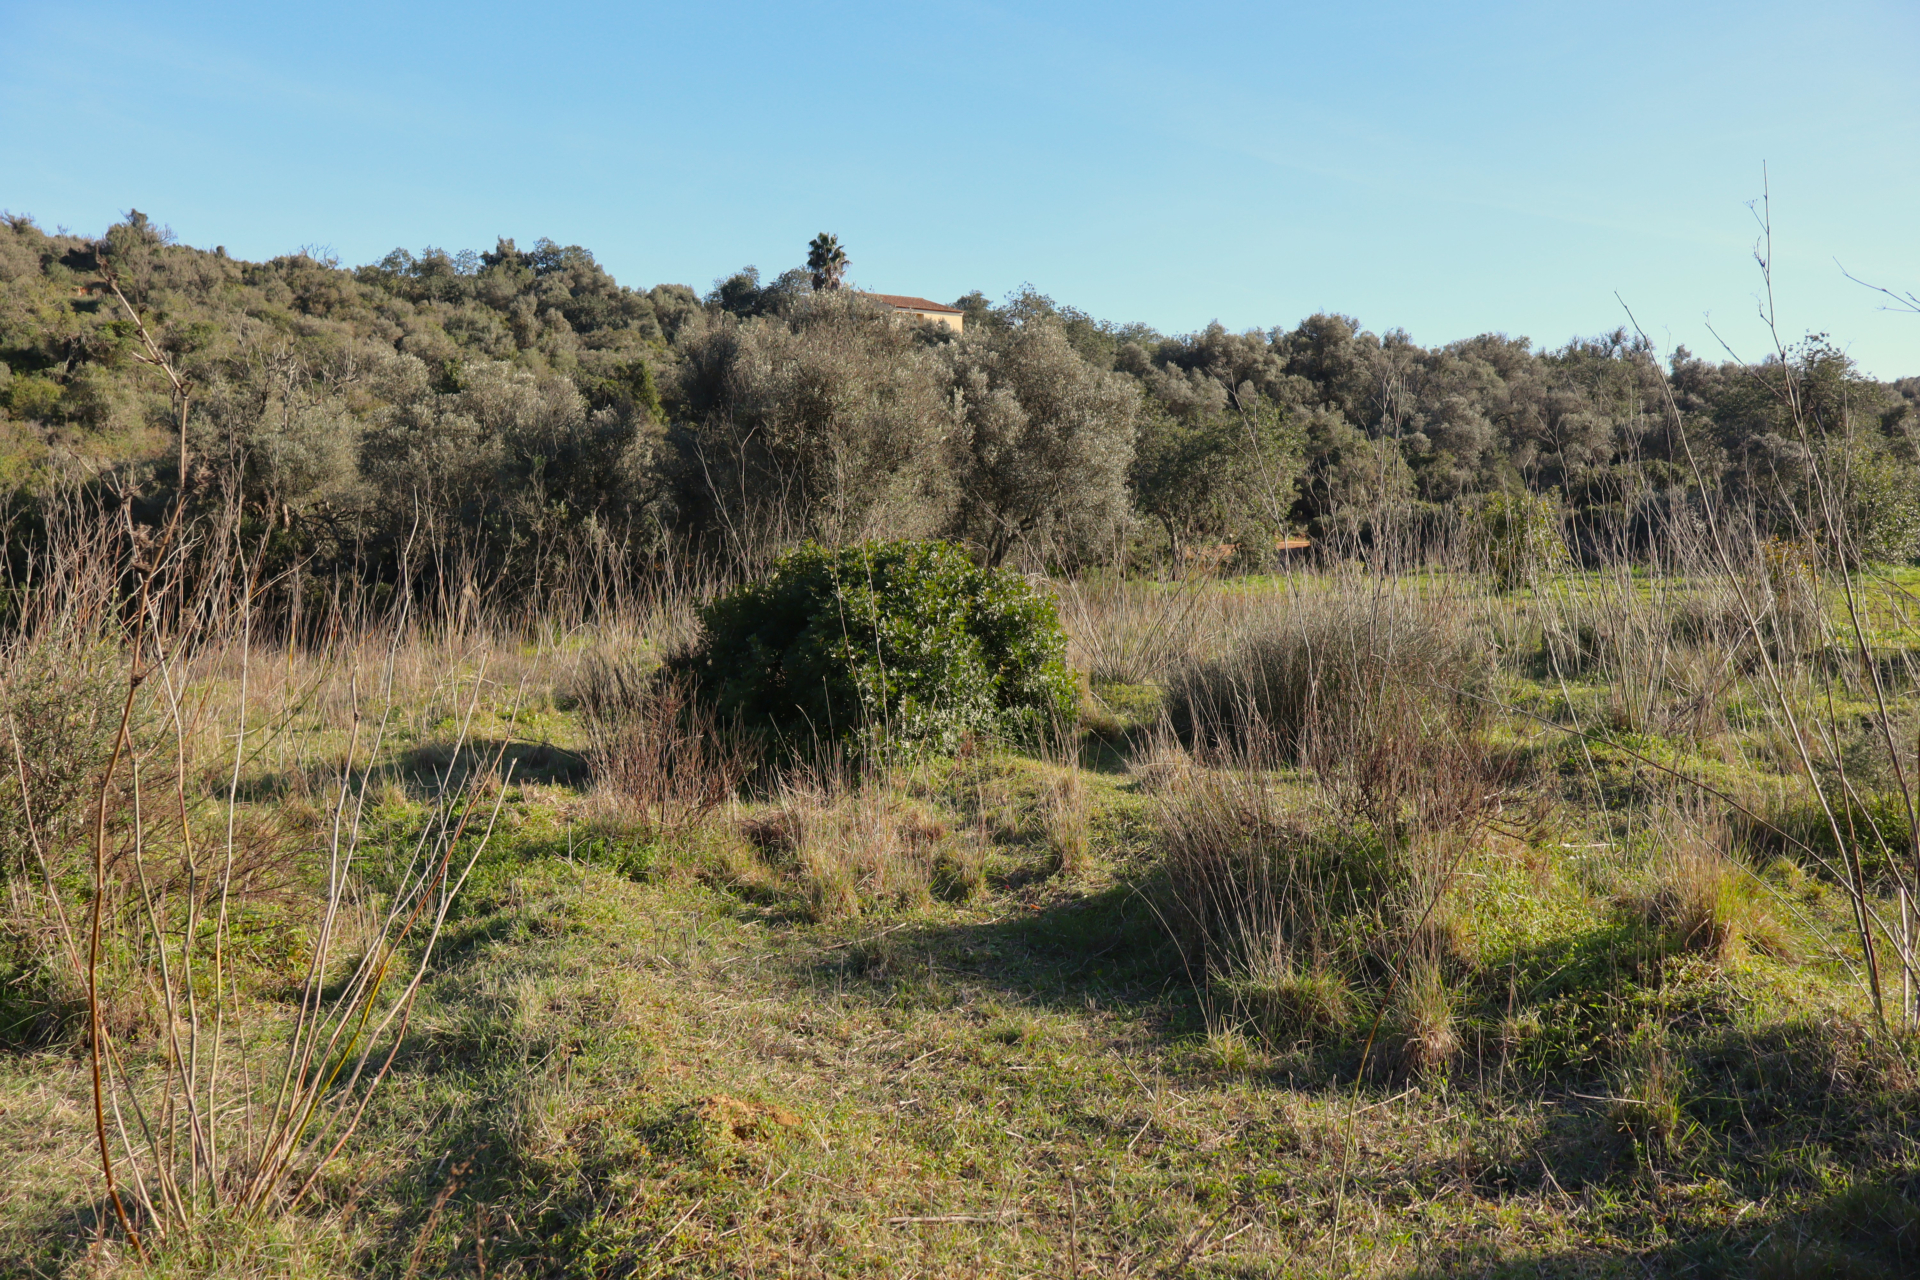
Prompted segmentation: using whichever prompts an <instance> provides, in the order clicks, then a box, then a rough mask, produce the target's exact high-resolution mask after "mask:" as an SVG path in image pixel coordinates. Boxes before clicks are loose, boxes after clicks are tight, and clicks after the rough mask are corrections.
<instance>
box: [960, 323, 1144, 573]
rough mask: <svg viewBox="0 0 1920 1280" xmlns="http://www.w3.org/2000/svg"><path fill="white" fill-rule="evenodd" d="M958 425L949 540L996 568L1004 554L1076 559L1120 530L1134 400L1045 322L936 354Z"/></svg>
mask: <svg viewBox="0 0 1920 1280" xmlns="http://www.w3.org/2000/svg"><path fill="white" fill-rule="evenodd" d="M943 350H944V354H945V357H946V364H947V378H948V385H949V387H950V389H951V396H952V403H953V406H954V410H955V413H956V415H957V416H958V418H959V427H960V430H959V435H958V440H957V444H958V448H957V450H956V454H957V467H958V477H957V478H958V482H959V486H960V490H961V492H962V494H963V495H964V496H963V498H962V500H961V502H960V503H959V505H958V506H957V507H956V508H955V510H954V516H953V520H952V524H951V530H952V532H953V534H954V535H955V536H956V537H958V538H961V539H963V540H965V541H967V542H969V543H971V544H973V545H974V546H976V547H978V548H980V550H981V552H982V554H983V555H984V557H985V559H986V561H987V563H988V564H989V565H993V566H998V565H999V564H1001V563H1002V562H1003V561H1004V560H1006V558H1007V557H1008V555H1010V554H1012V553H1013V552H1015V551H1016V550H1019V551H1024V552H1028V553H1032V554H1037V555H1039V556H1041V557H1043V558H1047V559H1054V558H1062V559H1067V560H1073V559H1085V558H1087V557H1089V556H1093V555H1098V554H1100V553H1101V552H1103V551H1105V550H1107V549H1109V548H1111V547H1112V546H1113V545H1114V542H1115V539H1117V538H1119V537H1121V536H1122V535H1124V534H1125V533H1126V532H1127V531H1128V529H1129V527H1130V525H1131V510H1130V505H1129V502H1128V492H1127V471H1128V468H1129V466H1130V465H1131V464H1132V461H1133V451H1134V439H1135V436H1136V434H1137V432H1138V429H1139V421H1140V410H1141V401H1140V393H1139V391H1138V390H1137V388H1136V386H1135V385H1134V383H1133V382H1132V380H1131V379H1129V378H1127V377H1126V376H1124V375H1122V374H1118V373H1115V372H1113V371H1111V370H1108V369H1103V368H1100V367H1099V366H1097V365H1095V364H1094V363H1092V362H1091V361H1089V360H1088V359H1087V358H1086V357H1085V356H1083V355H1082V354H1081V353H1080V351H1078V350H1077V349H1076V348H1075V346H1074V344H1073V343H1072V342H1071V341H1070V340H1069V335H1068V333H1067V329H1066V326H1065V325H1064V324H1062V323H1061V322H1060V321H1059V320H1058V319H1056V318H1055V317H1052V316H1048V315H1044V314H1042V315H1033V316H1029V317H1027V318H1025V319H1023V320H1021V321H1020V322H1019V323H1015V324H1009V325H1002V326H989V327H988V328H987V329H986V331H985V332H978V333H974V334H970V335H968V336H967V337H965V338H962V339H961V340H960V341H958V342H953V343H949V344H947V345H946V346H945V347H944V349H943Z"/></svg>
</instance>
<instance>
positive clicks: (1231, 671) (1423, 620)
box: [1155, 571, 1511, 1072]
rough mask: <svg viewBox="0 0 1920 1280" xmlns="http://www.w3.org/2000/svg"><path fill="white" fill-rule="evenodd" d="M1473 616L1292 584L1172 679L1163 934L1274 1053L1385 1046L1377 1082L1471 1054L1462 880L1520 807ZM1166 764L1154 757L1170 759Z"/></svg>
mask: <svg viewBox="0 0 1920 1280" xmlns="http://www.w3.org/2000/svg"><path fill="white" fill-rule="evenodd" d="M1473 608H1474V606H1473V604H1472V602H1471V601H1470V600H1469V599H1466V598H1462V597H1459V596H1455V595H1453V594H1451V593H1448V592H1444V591H1435V590H1431V589H1424V590H1423V589H1421V588H1420V587H1418V586H1416V585H1414V584H1412V583H1410V582H1404V581H1403V582H1393V581H1381V580H1378V579H1370V578H1369V577H1367V576H1365V575H1362V574H1359V573H1354V572H1349V571H1335V572H1334V573H1331V574H1327V575H1324V576H1321V577H1316V578H1310V579H1301V580H1295V581H1293V582H1290V583H1288V584H1287V586H1286V587H1285V589H1284V590H1283V591H1281V592H1279V593H1277V594H1276V595H1275V596H1274V597H1273V598H1272V599H1270V600H1269V601H1267V602H1266V603H1265V605H1264V607H1263V608H1261V609H1260V610H1259V611H1258V612H1257V613H1254V614H1253V615H1252V616H1250V617H1249V618H1248V619H1246V620H1245V621H1244V622H1243V624H1242V626H1241V628H1240V629H1239V630H1238V631H1237V632H1236V633H1235V634H1234V636H1233V637H1232V639H1231V640H1230V641H1229V642H1228V643H1227V645H1226V646H1225V652H1223V653H1222V654H1220V655H1219V656H1217V657H1214V658H1211V659H1207V660H1204V661H1201V662H1197V663H1195V664H1193V665H1192V666H1190V667H1189V668H1188V669H1187V670H1185V671H1183V672H1182V673H1180V674H1179V675H1177V676H1176V677H1175V679H1174V680H1173V682H1172V686H1171V689H1170V692H1169V696H1168V734H1169V737H1170V738H1171V737H1174V736H1177V737H1178V738H1179V739H1182V740H1184V741H1185V742H1186V743H1187V744H1189V746H1190V748H1191V752H1192V756H1193V761H1192V763H1191V764H1188V765H1186V766H1185V767H1181V762H1180V761H1179V759H1178V757H1174V758H1173V759H1172V760H1171V761H1170V762H1169V764H1168V765H1167V766H1166V767H1164V768H1163V769H1160V770H1156V771H1155V781H1156V783H1157V797H1156V801H1155V806H1156V817H1157V822H1156V829H1157V832H1158V837H1157V838H1158V843H1159V847H1160V851H1161V854H1162V858H1163V861H1164V867H1165V880H1164V888H1163V894H1164V902H1165V905H1164V906H1163V907H1162V908H1161V910H1162V915H1163V917H1164V918H1165V919H1166V920H1167V922H1168V924H1169V926H1170V928H1171V929H1172V930H1173V932H1174V935H1175V937H1176V939H1177V940H1178V941H1179V942H1180V944H1181V949H1182V953H1183V954H1184V955H1185V956H1187V957H1188V964H1189V967H1190V969H1192V970H1193V971H1194V972H1195V976H1196V977H1199V978H1202V979H1203V980H1205V981H1206V982H1207V983H1209V984H1210V986H1211V987H1212V988H1213V989H1214V990H1216V991H1217V992H1218V994H1219V995H1221V996H1223V997H1224V998H1225V1001H1226V1003H1227V1005H1228V1006H1229V1007H1230V1008H1232V1009H1235V1010H1238V1011H1239V1015H1240V1016H1244V1017H1246V1018H1248V1019H1249V1020H1250V1021H1252V1022H1253V1023H1254V1024H1255V1025H1256V1026H1257V1027H1258V1028H1259V1029H1260V1031H1261V1033H1262V1034H1263V1035H1264V1036H1266V1037H1267V1038H1268V1039H1270V1040H1275V1041H1282V1040H1296V1039H1306V1040H1313V1039H1323V1038H1328V1037H1335V1038H1338V1037H1341V1036H1350V1037H1353V1038H1354V1039H1355V1040H1356V1042H1358V1041H1362V1040H1364V1041H1366V1042H1368V1043H1369V1044H1370V1043H1371V1041H1372V1037H1371V1036H1369V1035H1367V1034H1366V1029H1367V1027H1368V1026H1374V1027H1376V1028H1378V1027H1379V1026H1382V1025H1384V1027H1385V1028H1386V1031H1385V1036H1386V1038H1385V1040H1384V1041H1383V1042H1382V1048H1383V1050H1384V1051H1383V1052H1382V1053H1381V1055H1380V1060H1379V1061H1380V1064H1382V1065H1389V1066H1395V1067H1399V1068H1402V1069H1405V1070H1409V1071H1415V1072H1419V1071H1426V1070H1430V1069H1433V1068H1435V1067H1437V1066H1439V1065H1440V1064H1441V1063H1443V1062H1444V1061H1445V1060H1447V1059H1448V1058H1450V1057H1451V1056H1452V1055H1453V1053H1454V1052H1455V1051H1456V1050H1457V1048H1458V1042H1457V1038H1456V1036H1455V1033H1454V1030H1453V1015H1452V1008H1453V998H1452V996H1451V994H1450V989H1449V986H1448V983H1449V981H1450V978H1449V974H1450V973H1451V972H1452V968H1453V967H1454V966H1455V965H1456V962H1457V961H1458V958H1459V955H1460V953H1461V952H1462V951H1463V950H1465V949H1466V942H1465V940H1464V938H1463V926H1462V925H1461V923H1460V921H1459V919H1458V918H1457V916H1456V914H1455V913H1454V912H1453V910H1452V908H1451V905H1450V903H1451V897H1452V894H1453V891H1454V886H1455V881H1456V877H1457V875H1458V872H1459V869H1460V866H1461V864H1462V862H1463V860H1464V859H1465V858H1466V857H1467V856H1468V855H1469V853H1470V852H1471V851H1472V850H1473V849H1475V848H1476V847H1478V846H1479V844H1480V842H1481V841H1482V839H1483V837H1484V835H1485V833H1486V831H1487V828H1488V825H1489V824H1490V823H1492V822H1494V821H1495V820H1496V819H1497V818H1498V816H1499V814H1500V813H1501V811H1502V807H1503V805H1504V804H1505V803H1506V800H1507V798H1508V792H1509V791H1510V789H1511V788H1510V785H1509V784H1510V778H1509V776H1508V773H1509V770H1508V769H1507V768H1506V766H1505V765H1504V764H1503V763H1502V761H1501V758H1500V756H1499V753H1497V752H1495V751H1493V750H1492V749H1491V747H1490V743H1489V740H1488V737H1487V733H1486V728H1487V725H1488V723H1489V720H1490V716H1489V710H1488V709H1489V706H1490V705H1491V694H1492V692H1493V689H1492V684H1493V680H1494V671H1493V667H1492V655H1491V653H1490V652H1489V649H1488V646H1487V644H1486V642H1485V641H1484V639H1483V638H1482V637H1483V636H1484V634H1485V632H1484V630H1478V631H1477V630H1476V629H1475V627H1474V625H1473V623H1474V615H1473ZM1169 746H1170V743H1169V744H1167V745H1163V746H1162V748H1161V749H1160V751H1159V752H1158V753H1157V754H1160V755H1169V754H1170V752H1169V750H1168V747H1169Z"/></svg>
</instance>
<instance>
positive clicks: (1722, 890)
mask: <svg viewBox="0 0 1920 1280" xmlns="http://www.w3.org/2000/svg"><path fill="white" fill-rule="evenodd" d="M1729 831H1730V827H1729V824H1728V822H1727V821H1726V820H1725V819H1724V818H1721V817H1717V816H1716V815H1715V814H1712V813H1710V812H1707V811H1705V810H1704V809H1703V808H1702V807H1700V806H1691V807H1688V808H1685V809H1680V810H1668V811H1667V812H1665V813H1664V814H1662V815H1660V817H1659V818H1658V820H1657V825H1656V827H1655V833H1654V839H1655V843H1656V849H1655V852H1654V855H1653V858H1652V861H1651V863H1650V865H1649V866H1648V868H1647V873H1646V875H1645V877H1644V878H1643V879H1642V880H1641V882H1640V883H1639V884H1638V885H1636V886H1635V887H1633V888H1632V889H1630V890H1628V891H1627V892H1625V893H1623V894H1622V895H1621V896H1620V899H1619V902H1620V905H1621V907H1622V908H1623V909H1624V910H1625V911H1626V913H1627V914H1628V916H1629V917H1630V918H1632V919H1635V920H1637V921H1639V922H1640V924H1641V925H1642V926H1643V927H1645V928H1646V929H1647V930H1648V931H1649V932H1650V933H1652V934H1654V935H1655V936H1656V937H1657V938H1658V940H1659V942H1660V946H1661V949H1662V950H1663V951H1678V952H1687V953H1691V954H1695V955H1699V956H1702V957H1705V958H1707V959H1709V960H1712V961H1715V962H1725V961H1727V960H1730V959H1732V958H1733V957H1734V956H1735V955H1736V954H1737V953H1738V951H1739V948H1740V946H1741V944H1742V943H1745V944H1746V945H1747V946H1750V947H1752V948H1753V949H1754V950H1756V951H1759V952H1762V953H1763V954H1767V955H1773V956H1777V957H1780V958H1789V957H1791V955H1792V954H1793V952H1794V947H1793V943H1792V937H1791V935H1790V934H1789V933H1788V931H1787V930H1786V929H1785V927H1784V926H1782V925H1781V924H1780V922H1779V920H1778V919H1777V917H1775V916H1774V914H1773V913H1772V912H1771V911H1769V910H1768V909H1767V908H1766V906H1765V905H1764V904H1763V903H1762V902H1761V901H1760V900H1759V898H1758V895H1757V892H1756V885H1755V883H1754V878H1753V876H1752V875H1751V874H1750V873H1748V872H1747V871H1746V870H1745V869H1744V868H1743V867H1741V866H1740V865H1739V864H1737V863H1736V862H1734V861H1733V859H1732V858H1730V857H1729V856H1728V855H1727V853H1726V849H1727V847H1728V841H1729V839H1730V835H1729Z"/></svg>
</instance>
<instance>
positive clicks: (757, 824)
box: [746, 776, 982, 920]
mask: <svg viewBox="0 0 1920 1280" xmlns="http://www.w3.org/2000/svg"><path fill="white" fill-rule="evenodd" d="M949 830H950V829H949V826H948V824H947V823H946V822H945V821H944V820H943V819H941V818H939V817H938V816H937V815H935V814H933V813H932V812H931V811H929V810H928V808H927V807H926V806H925V805H924V804H923V803H921V802H918V801H913V800H908V799H905V798H903V797H902V796H901V795H900V794H899V793H898V792H896V791H895V790H894V789H892V788H890V787H888V786H886V785H884V783H883V782H882V780H881V779H879V778H877V777H875V778H871V779H866V780H863V781H861V782H855V783H853V784H851V785H848V784H836V783H832V782H828V781H824V780H822V779H821V778H820V777H818V776H815V777H813V778H808V779H789V780H788V781H787V782H785V783H784V784H783V785H782V787H781V790H780V793H779V795H778V797H777V799H776V801H775V802H774V806H773V809H772V811H771V812H770V813H766V814H761V815H757V816H755V817H753V818H751V819H750V820H749V821H748V823H747V827H746V834H747V836H748V838H749V839H750V840H751V841H752V842H753V843H754V844H755V845H757V846H758V847H760V848H761V849H762V850H764V851H765V852H766V853H768V854H769V855H770V856H771V857H772V858H773V859H774V860H775V861H776V863H777V864H778V865H780V866H782V867H783V868H784V869H785V870H786V871H788V872H789V873H790V874H791V875H792V876H793V877H794V878H795V879H796V881H797V882H798V887H799V890H800V893H801V895H802V896H803V898H804V899H805V901H806V904H807V908H808V910H809V912H810V913H811V914H812V915H813V917H814V918H815V919H819V920H831V919H844V918H848V917H852V916H858V915H860V914H861V913H862V912H863V911H864V910H866V909H867V908H869V907H882V908H899V907H910V906H917V905H920V904H922V903H924V902H926V901H927V900H928V898H929V897H930V896H931V893H932V890H933V888H934V882H935V877H936V871H937V870H939V869H940V868H941V867H942V865H943V862H944V866H945V873H944V874H943V875H942V887H943V888H945V889H946V890H947V891H948V893H949V894H952V893H955V892H962V891H964V892H967V893H970V892H973V891H974V890H975V889H977V888H978V886H979V882H980V879H981V876H982V872H981V866H980V862H979V860H978V858H977V857H976V856H974V855H973V853H972V852H971V851H970V850H968V849H965V848H962V847H960V845H962V844H964V842H958V843H957V844H956V845H955V847H953V848H948V847H946V846H947V837H948V835H949Z"/></svg>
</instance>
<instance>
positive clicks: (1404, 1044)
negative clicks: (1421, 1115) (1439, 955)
mask: <svg viewBox="0 0 1920 1280" xmlns="http://www.w3.org/2000/svg"><path fill="white" fill-rule="evenodd" d="M1454 1005H1455V997H1454V992H1453V990H1452V988H1451V987H1449V986H1448V984H1447V979H1446V975H1445V974H1444V973H1442V972H1441V970H1440V966H1439V965H1438V964H1435V963H1434V962H1433V961H1432V960H1429V959H1427V958H1425V957H1415V958H1413V959H1412V960H1411V961H1410V962H1409V963H1408V965H1407V971H1406V972H1405V974H1404V975H1402V977H1401V980H1400V982H1399V983H1398V984H1397V985H1396V986H1395V987H1394V990H1393V996H1392V999H1391V1001H1390V1003H1389V1007H1388V1012H1387V1019H1386V1028H1385V1029H1386V1031H1387V1034H1388V1035H1389V1037H1390V1040H1389V1048H1390V1050H1391V1061H1392V1063H1393V1065H1394V1066H1395V1067H1396V1068H1397V1069H1398V1070H1399V1071H1401V1072H1403V1073H1405V1074H1407V1075H1413V1076H1420V1075H1426V1074H1428V1073H1429V1072H1432V1071H1436V1070H1438V1069H1439V1068H1441V1067H1443V1066H1445V1065H1446V1064H1447V1062H1449V1061H1450V1060H1451V1059H1452V1058H1453V1057H1454V1055H1455V1054H1457V1053H1459V1051H1460V1036H1459V1033H1458V1031H1457V1030H1456V1028H1455V1023H1454V1013H1455V1010H1454Z"/></svg>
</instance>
